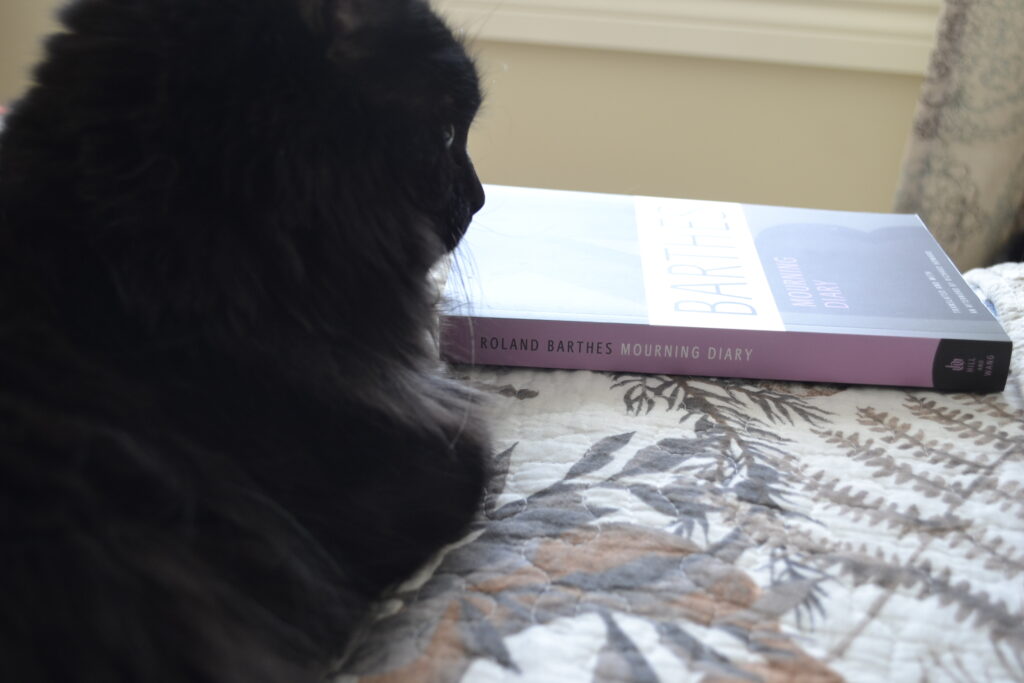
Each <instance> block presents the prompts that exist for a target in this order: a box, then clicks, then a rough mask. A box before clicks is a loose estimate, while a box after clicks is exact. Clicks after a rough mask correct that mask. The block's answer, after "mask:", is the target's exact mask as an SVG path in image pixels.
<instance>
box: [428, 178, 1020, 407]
mask: <svg viewBox="0 0 1024 683" xmlns="http://www.w3.org/2000/svg"><path fill="white" fill-rule="evenodd" d="M486 190H487V203H486V205H485V207H484V208H483V209H482V210H481V211H480V212H479V213H478V214H477V216H476V217H475V218H474V220H473V224H472V225H471V226H470V229H469V231H468V233H467V234H466V236H465V238H464V239H463V241H462V243H461V244H460V246H459V249H458V251H457V252H456V254H455V258H454V261H453V267H452V271H451V273H450V275H449V277H448V280H447V285H446V290H445V302H446V303H445V310H444V314H443V315H442V320H441V338H440V342H441V351H442V354H443V355H444V356H445V357H446V358H447V359H449V360H451V361H455V362H460V363H471V364H488V365H514V366H526V367H537V368H563V369H586V370H609V371H618V372H638V373H658V374H685V375H703V376H716V377H741V378H755V379H774V380H794V381H808V382H838V383H851V384H877V385H893V386H907V387H928V388H934V389H940V390H950V391H971V392H989V391H1001V390H1002V389H1003V387H1004V386H1005V383H1006V378H1007V374H1008V372H1009V365H1010V353H1011V350H1012V344H1011V342H1010V339H1009V337H1008V336H1007V335H1006V333H1005V332H1004V330H1003V329H1002V327H1001V326H1000V324H999V322H998V320H997V319H996V318H995V316H994V315H993V313H992V312H991V311H990V310H989V309H988V308H986V306H985V305H984V304H983V303H982V302H981V301H980V300H979V299H978V297H977V296H976V295H975V293H974V292H973V291H972V289H971V288H970V286H969V285H968V284H967V283H966V282H965V281H964V280H963V278H962V277H961V275H960V273H959V272H958V271H957V269H956V267H955V266H954V265H953V264H952V262H951V261H950V260H949V258H948V257H947V256H946V255H945V253H944V252H943V251H942V249H941V247H939V245H938V243H936V241H935V239H934V238H933V237H932V235H931V234H930V233H929V232H928V229H927V228H926V227H925V225H924V224H923V223H922V222H921V220H920V219H919V218H918V217H917V216H913V215H902V214H875V213H860V212H841V211H820V210H814V209H798V208H782V207H773V206H756V205H748V204H736V203H728V202H714V201H700V200H689V199H670V198H661V197H635V196H627V195H611V194H596V193H586V192H567V191H559V190H541V189H532V188H520V187H505V186H494V185H491V186H487V188H486Z"/></svg>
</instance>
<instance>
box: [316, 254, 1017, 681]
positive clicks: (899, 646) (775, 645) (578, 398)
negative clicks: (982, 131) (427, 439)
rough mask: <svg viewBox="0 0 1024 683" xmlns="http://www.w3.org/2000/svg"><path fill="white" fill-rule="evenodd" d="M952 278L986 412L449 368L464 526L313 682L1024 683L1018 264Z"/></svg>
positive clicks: (930, 400)
mask: <svg viewBox="0 0 1024 683" xmlns="http://www.w3.org/2000/svg"><path fill="white" fill-rule="evenodd" d="M968 280H969V281H970V282H971V283H972V285H974V286H975V287H976V288H977V289H978V291H979V293H980V294H982V296H983V298H985V297H987V298H988V299H989V300H990V301H991V302H992V303H993V305H994V306H995V307H996V308H997V310H998V312H999V315H1000V317H1001V318H1002V320H1003V323H1004V326H1005V327H1006V328H1007V331H1008V332H1009V334H1010V336H1011V338H1013V340H1014V343H1015V346H1016V347H1017V348H1015V353H1014V359H1013V361H1014V365H1013V375H1012V376H1011V378H1010V382H1009V384H1008V386H1007V389H1006V390H1005V391H1004V392H1003V393H1001V394H993V395H951V394H940V393H934V392H928V391H918V390H903V389H893V388H872V387H843V386H831V385H807V384H792V383H775V382H752V381H741V380H710V379H703V378H688V377H669V376H657V375H629V374H622V375H615V374H602V373H590V372H560V371H540V370H523V369H495V368H476V369H462V370H461V371H460V373H461V374H462V375H464V376H465V377H466V378H467V379H468V381H469V382H470V383H472V384H474V385H475V386H477V387H478V388H480V389H481V390H483V391H484V392H486V393H488V394H490V395H491V402H492V408H493V411H494V418H493V422H494V426H495V432H496V439H495V443H496V451H497V455H496V460H495V462H496V473H495V476H494V478H493V481H492V482H491V485H490V489H489V491H488V495H487V501H486V507H485V510H484V512H483V513H482V515H481V517H480V519H479V521H478V523H477V524H476V525H475V526H474V528H473V529H472V530H471V532H470V533H469V535H467V536H466V537H465V538H464V539H463V540H462V541H461V542H459V543H457V544H455V545H453V546H452V547H450V548H447V549H446V550H445V551H444V552H443V553H442V554H441V555H439V556H438V557H437V558H436V561H435V562H434V563H432V564H431V565H430V566H429V567H426V568H424V570H423V571H422V572H421V573H420V574H419V575H417V576H416V577H414V578H413V579H411V580H410V581H408V582H407V583H406V584H405V585H403V586H402V587H401V588H400V589H399V590H398V591H397V592H396V593H395V594H394V595H392V596H391V597H390V598H389V599H388V600H387V601H385V602H384V603H382V604H381V606H380V610H379V613H378V614H377V615H376V617H375V620H374V622H373V623H372V624H371V625H370V627H369V628H368V631H367V633H366V635H365V638H364V639H363V640H362V641H361V643H360V644H359V645H358V646H357V647H356V649H355V650H354V651H353V652H352V654H351V656H350V657H349V658H348V659H347V660H346V663H345V664H344V666H343V668H342V671H341V672H339V674H338V676H337V679H336V680H338V681H354V680H365V681H392V680H393V681H474V682H476V681H520V680H521V681H557V682H560V683H563V682H564V683H569V682H572V681H587V682H589V681H630V682H632V681H641V682H642V681H691V680H693V681H709V682H710V681H839V680H849V681H923V680H928V681H1021V680H1024V654H1022V653H1024V391H1022V389H1024V381H1022V378H1024V361H1022V356H1024V354H1022V353H1021V351H1020V345H1021V344H1022V342H1024V267H1022V266H1021V265H1020V264H1003V265H1000V266H995V267H992V268H989V269H985V270H976V271H972V272H971V273H969V274H968ZM457 370H458V369H457Z"/></svg>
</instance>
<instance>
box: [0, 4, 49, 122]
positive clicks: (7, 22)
mask: <svg viewBox="0 0 1024 683" xmlns="http://www.w3.org/2000/svg"><path fill="white" fill-rule="evenodd" d="M63 4H64V3H63V2H58V1H57V0H0V103H3V102H9V101H11V100H12V99H14V98H15V97H17V96H18V95H19V94H20V93H21V92H22V91H23V90H24V89H25V87H26V86H27V84H28V82H29V74H30V72H31V68H32V65H33V64H35V62H36V61H37V60H38V58H39V55H40V50H41V44H42V39H43V37H44V36H45V35H47V34H49V33H52V32H54V31H55V30H56V29H57V23H56V21H55V19H54V13H55V12H56V10H57V8H59V7H61V6H62V5H63Z"/></svg>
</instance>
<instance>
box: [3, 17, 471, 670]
mask: <svg viewBox="0 0 1024 683" xmlns="http://www.w3.org/2000/svg"><path fill="white" fill-rule="evenodd" d="M62 20H63V23H64V25H65V27H66V30H65V32H63V33H60V34H58V35H56V36H54V37H53V38H51V39H50V40H49V42H48V44H47V56H46V57H45V59H44V61H43V63H42V64H41V65H40V66H39V67H38V69H37V71H36V73H35V81H36V84H35V85H34V86H33V87H32V88H31V89H30V90H29V91H28V93H27V94H26V96H25V97H24V99H23V100H22V101H20V102H19V103H18V104H17V105H16V106H15V107H14V108H13V110H12V112H11V114H10V115H9V117H8V118H7V121H6V128H5V130H4V131H3V133H2V137H0V506H2V508H0V552H2V560H0V591H2V593H3V597H2V598H0V680H4V681H12V682H14V681H17V682H18V683H31V682H34V681H61V682H64V681H90V682H91V681H104V682H106V681H112V682H113V681H117V682H121V681H125V682H127V681H132V682H141V681H145V682H153V681H211V682H212V681H218V682H220V683H224V682H234V681H238V682H242V681H245V682H250V683H251V682H254V681H256V682H259V681H289V682H291V681H306V680H318V679H319V678H320V677H321V676H322V675H323V674H324V672H325V670H326V668H327V667H328V666H329V665H330V663H331V660H332V658H333V657H336V656H337V655H338V654H339V653H340V652H341V650H342V648H343V647H344V645H345V643H346V641H347V639H349V638H350V636H351V635H352V633H353V632H354V631H355V630H356V629H357V628H358V627H359V624H360V620H361V619H363V618H364V616H365V614H366V610H367V607H368V605H369V604H370V602H371V601H372V600H373V599H374V598H375V597H377V596H379V594H380V592H381V591H382V590H384V589H386V588H387V587H388V586H389V585H391V584H393V583H395V582H396V581H398V580H400V579H402V578H403V577H406V576H407V575H409V574H410V573H411V572H412V571H414V570H415V569H416V568H417V567H418V566H419V565H420V564H421V563H422V562H424V560H426V559H427V558H428V557H429V556H430V555H431V554H432V553H434V552H436V551H437V550H438V549H439V548H440V547H441V546H442V545H443V544H445V543H446V542H450V541H452V540H454V539H457V538H458V536H459V535H460V533H462V532H463V531H464V530H465V527H466V525H467V524H468V523H469V522H470V520H471V519H472V517H473V515H474V513H475V510H476V507H477V505H478V502H479V500H480V497H481V494H482V487H483V482H484V480H485V476H486V458H487V454H488V443H487V437H486V433H485V429H484V428H483V426H482V424H481V420H480V418H479V416H478V410H477V408H476V407H475V406H474V399H473V397H472V396H471V395H470V394H469V393H468V392H466V391H465V390H463V389H461V388H460V387H459V386H458V385H457V384H455V383H453V382H451V381H449V380H446V379H444V378H443V376H442V375H441V373H440V371H439V368H438V367H437V366H436V362H435V360H434V357H433V355H432V353H431V343H430V334H429V332H430V329H431V324H432V320H433V314H434V303H435V301H434V299H435V295H434V294H433V292H432V290H431V288H430V287H428V285H427V281H428V270H429V269H430V268H431V266H432V264H434V263H435V262H436V261H437V260H438V259H439V258H440V257H441V256H442V255H444V253H445V252H447V251H449V250H451V249H452V248H453V247H454V246H455V245H456V244H457V243H458V241H459V238H460V237H461V235H462V233H463V232H464V230H465V229H466V227H467V225H468V223H469V220H470V217H471V216H472V214H473V213H474V212H475V211H476V210H477V209H479V208H480V206H481V205H482V203H483V191H482V189H481V187H480V183H479V181H478V180H477V177H476V174H475V172H474V170H473V166H472V164H471V163H470V160H469V158H468V156H467V151H466V135H467V129H468V127H469V125H470V122H471V121H472V119H473V117H474V114H475V113H476V110H477V108H478V106H479V103H480V92H479V88H478V81H477V76H476V72H475V70H474V67H473V65H472V63H471V61H470V59H469V58H468V57H467V56H466V53H465V51H464V50H463V48H462V47H461V45H460V44H459V42H458V41H457V40H456V39H455V38H454V37H453V35H452V33H451V32H450V31H449V29H448V28H446V27H445V25H444V24H443V23H442V22H441V21H440V20H439V19H438V18H437V16H435V15H434V14H433V13H432V12H431V10H430V9H429V7H428V6H427V5H426V4H425V3H424V2H421V1H420V0H77V1H76V2H73V3H72V4H71V5H70V6H69V7H67V8H66V9H65V10H64V11H63V13H62Z"/></svg>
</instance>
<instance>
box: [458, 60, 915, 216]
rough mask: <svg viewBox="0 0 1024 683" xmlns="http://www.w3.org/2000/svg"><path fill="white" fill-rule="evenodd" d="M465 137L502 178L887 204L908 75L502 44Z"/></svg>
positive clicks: (803, 202)
mask: <svg viewBox="0 0 1024 683" xmlns="http://www.w3.org/2000/svg"><path fill="white" fill-rule="evenodd" d="M476 54H477V57H478V62H479V65H480V67H481V71H482V73H483V75H484V84H485V88H486V90H487V101H486V103H485V106H484V110H483V111H482V113H481V116H480V118H479V119H478V124H477V126H476V128H475V130H474V133H473V136H472V140H471V145H472V151H473V154H474V159H475V161H476V163H477V166H478V170H479V172H480V175H481V177H483V178H484V180H485V181H488V182H494V183H504V184H518V185H537V186H541V187H556V188H562V189H579V190H595V191H603V192H625V193H637V194H655V195H666V196H682V197H691V198H698V199H724V200H734V201H743V202H759V203H768V204H784V205H795V206H814V207H820V208H835V209H855V210H865V211H888V210H889V208H890V204H891V200H892V195H893V192H894V190H895V187H896V182H897V177H898V173H899V165H900V160H901V158H902V154H903V147H904V141H905V138H906V136H907V133H908V132H909V127H910V121H911V117H912V115H913V112H914V106H915V102H916V99H917V95H918V90H919V88H920V85H921V79H920V78H919V77H913V76H893V75H882V74H872V73H861V72H853V71H837V70H829V69H814V68H804V67H784V66H771V65H761V64H751V63H744V62H732V61H720V60H702V59H690V58H680V57H659V56H651V55H640V54H631V53H617V52H601V51H588V50H579V49H562V48H551V47H537V46H524V45H513V44H501V43H480V44H478V45H477V46H476Z"/></svg>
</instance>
